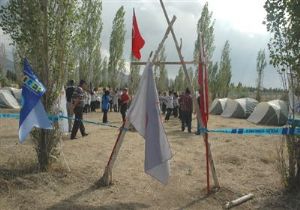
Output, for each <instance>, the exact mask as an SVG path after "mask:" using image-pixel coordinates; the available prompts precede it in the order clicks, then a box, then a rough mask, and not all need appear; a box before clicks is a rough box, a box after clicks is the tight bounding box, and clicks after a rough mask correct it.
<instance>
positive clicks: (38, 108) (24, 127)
mask: <svg viewBox="0 0 300 210" xmlns="http://www.w3.org/2000/svg"><path fill="white" fill-rule="evenodd" d="M23 73H24V79H23V86H22V108H21V111H20V121H19V140H20V142H21V143H22V142H23V141H24V140H25V139H26V137H27V136H28V134H29V133H30V131H31V129H32V128H33V127H38V128H44V129H52V125H51V122H50V120H49V119H48V116H47V113H46V111H45V109H44V106H43V104H42V102H41V97H42V96H43V95H44V93H45V92H46V88H45V87H44V85H43V84H42V83H41V82H40V81H39V79H38V78H37V76H36V75H35V74H34V73H33V71H32V69H31V66H30V64H29V63H28V61H27V59H26V58H25V59H24V70H23Z"/></svg>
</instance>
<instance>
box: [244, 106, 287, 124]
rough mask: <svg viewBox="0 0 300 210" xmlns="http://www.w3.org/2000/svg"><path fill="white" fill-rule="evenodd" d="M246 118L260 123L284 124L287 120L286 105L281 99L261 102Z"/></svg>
mask: <svg viewBox="0 0 300 210" xmlns="http://www.w3.org/2000/svg"><path fill="white" fill-rule="evenodd" d="M247 120H248V121H249V122H252V123H255V124H262V125H284V124H285V123H286V121H287V120H288V106H287V104H286V102H284V101H282V100H272V101H268V102H261V103H259V104H258V105H257V106H256V107H255V109H254V111H253V112H252V114H251V115H250V116H249V118H248V119H247Z"/></svg>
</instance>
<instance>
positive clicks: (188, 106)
mask: <svg viewBox="0 0 300 210" xmlns="http://www.w3.org/2000/svg"><path fill="white" fill-rule="evenodd" d="M181 104H182V106H181V114H182V116H181V130H182V131H184V130H185V127H186V126H187V127H188V132H189V133H191V132H192V113H193V100H192V96H191V92H190V90H189V89H188V88H186V90H185V94H184V95H183V96H182V99H181Z"/></svg>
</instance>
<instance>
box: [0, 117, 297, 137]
mask: <svg viewBox="0 0 300 210" xmlns="http://www.w3.org/2000/svg"><path fill="white" fill-rule="evenodd" d="M1 118H2V119H19V114H18V113H16V114H12V113H0V119H1ZM49 119H50V120H51V121H58V120H61V119H71V120H79V119H75V118H72V117H67V116H63V115H49ZM81 121H82V122H83V123H89V124H94V125H101V126H107V127H113V128H120V127H118V126H115V125H111V124H108V123H101V122H95V121H90V120H81ZM296 122H297V123H298V121H296ZM289 123H292V121H291V119H290V120H289ZM299 124H300V121H299ZM126 131H127V130H126ZM200 131H201V132H209V133H224V134H240V135H300V128H287V127H277V128H276V127H274V128H218V129H206V128H201V129H200Z"/></svg>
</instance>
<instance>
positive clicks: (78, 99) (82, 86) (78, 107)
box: [71, 80, 88, 139]
mask: <svg viewBox="0 0 300 210" xmlns="http://www.w3.org/2000/svg"><path fill="white" fill-rule="evenodd" d="M86 89H87V84H86V82H85V81H84V80H80V82H79V86H78V87H77V88H76V89H75V90H74V92H73V95H72V105H73V107H74V114H75V122H74V125H73V128H72V132H71V139H76V134H77V131H78V129H79V128H80V133H81V135H82V137H84V136H87V135H88V134H87V133H86V132H85V127H84V125H83V122H82V119H83V109H84V90H86Z"/></svg>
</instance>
